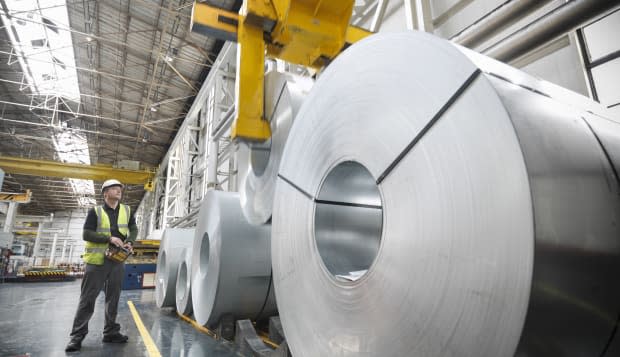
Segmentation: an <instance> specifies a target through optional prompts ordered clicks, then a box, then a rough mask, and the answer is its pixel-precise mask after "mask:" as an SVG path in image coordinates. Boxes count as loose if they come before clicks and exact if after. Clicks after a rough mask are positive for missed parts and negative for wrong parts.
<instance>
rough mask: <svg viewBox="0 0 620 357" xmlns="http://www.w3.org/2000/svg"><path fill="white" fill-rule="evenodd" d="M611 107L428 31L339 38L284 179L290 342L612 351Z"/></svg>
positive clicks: (288, 153) (396, 350)
mask: <svg viewBox="0 0 620 357" xmlns="http://www.w3.org/2000/svg"><path fill="white" fill-rule="evenodd" d="M608 115H609V114H608V113H607V112H605V110H604V109H603V108H602V107H600V106H598V105H596V104H595V103H592V102H590V101H589V100H587V99H584V98H583V97H580V96H578V95H575V94H571V93H568V92H567V91H565V90H562V89H561V88H558V87H556V86H553V85H551V84H549V83H545V82H542V81H540V80H537V79H535V78H532V77H530V76H527V75H526V74H524V73H522V72H519V71H517V70H514V69H512V68H510V67H508V66H506V65H502V64H499V63H497V62H495V61H492V60H489V59H487V58H485V57H483V56H479V55H475V54H473V53H471V52H470V51H468V50H465V49H463V48H460V47H457V46H455V45H453V44H451V43H449V42H447V41H443V40H440V39H438V38H435V37H433V36H431V35H428V34H424V33H415V32H410V33H403V34H379V35H375V36H372V37H369V38H367V39H365V40H363V41H361V42H359V43H357V44H356V45H353V46H352V47H350V48H349V49H348V50H347V51H345V52H344V53H342V54H341V55H340V56H339V57H338V58H337V59H336V60H335V61H334V62H333V63H332V64H330V66H329V67H328V68H327V69H326V70H325V72H324V73H323V74H322V75H321V77H320V78H319V80H318V81H317V83H316V84H315V86H314V88H313V91H312V92H311V93H310V94H309V96H308V97H307V98H306V99H305V101H304V104H303V105H302V107H301V109H300V111H299V114H298V115H297V117H296V119H295V123H294V125H293V127H292V129H291V131H290V134H289V138H288V140H287V144H286V147H285V149H284V153H283V156H282V161H281V166H280V169H279V174H278V177H279V179H278V181H277V185H276V193H275V199H274V212H273V227H272V259H273V270H274V271H273V277H274V286H275V291H276V297H277V300H278V309H279V313H280V318H281V320H282V325H283V327H284V332H285V334H286V338H287V342H288V344H289V346H290V348H291V351H292V353H293V355H294V356H295V357H303V356H312V357H315V356H322V357H327V356H433V357H434V356H459V357H463V356H472V357H483V356H490V357H501V356H514V355H516V356H524V357H526V356H527V357H530V356H541V357H542V356H545V357H546V356H606V354H605V353H607V352H609V351H608V343H609V342H610V341H611V340H612V338H614V333H616V330H617V326H618V316H619V312H620V285H619V284H618V280H617V279H618V276H620V195H619V185H620V183H619V180H618V175H617V173H618V169H620V168H619V167H617V166H615V167H614V166H613V164H612V161H613V160H611V161H610V158H612V157H613V156H614V155H617V154H618V153H619V151H618V150H617V141H616V142H615V145H616V148H615V149H614V148H612V147H611V146H612V145H613V144H609V141H613V138H614V137H615V138H617V137H618V134H619V131H618V125H617V123H615V122H614V121H613V120H611V119H610V118H608V117H607V116H608ZM593 129H594V131H593ZM595 133H596V135H595ZM606 142H607V144H606ZM614 150H615V154H614V153H613V151H614ZM615 164H616V165H617V164H618V161H617V160H616V161H615ZM607 356H609V355H607Z"/></svg>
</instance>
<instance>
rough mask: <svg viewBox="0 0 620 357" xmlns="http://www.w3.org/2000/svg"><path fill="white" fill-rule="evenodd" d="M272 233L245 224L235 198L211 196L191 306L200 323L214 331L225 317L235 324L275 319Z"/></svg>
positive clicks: (202, 219) (195, 261)
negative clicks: (248, 319)
mask: <svg viewBox="0 0 620 357" xmlns="http://www.w3.org/2000/svg"><path fill="white" fill-rule="evenodd" d="M270 228H271V227H270V225H262V226H253V225H251V224H249V223H248V222H247V220H246V219H245V217H244V216H243V213H242V212H241V206H240V205H239V195H238V194H237V193H231V192H222V191H209V192H208V193H207V195H206V197H205V199H204V201H203V203H202V205H201V207H200V213H199V217H198V224H197V226H196V234H195V236H194V244H193V256H192V289H191V290H192V291H191V294H192V304H193V309H194V316H195V318H196V321H197V322H198V323H199V324H201V325H205V326H207V327H211V328H213V327H215V326H217V324H218V322H219V321H220V319H221V317H222V316H224V315H227V314H230V315H232V316H233V317H234V318H236V319H245V318H250V319H258V318H261V317H266V316H271V315H273V314H275V312H276V307H275V300H274V294H273V289H272V288H271V285H272V284H271V282H272V281H271V252H270V248H271V247H270Z"/></svg>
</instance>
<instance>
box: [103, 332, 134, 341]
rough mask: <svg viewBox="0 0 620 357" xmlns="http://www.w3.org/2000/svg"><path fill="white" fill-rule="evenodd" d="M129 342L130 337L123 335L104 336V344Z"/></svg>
mask: <svg viewBox="0 0 620 357" xmlns="http://www.w3.org/2000/svg"><path fill="white" fill-rule="evenodd" d="M127 340H129V337H127V336H125V335H123V334H122V333H120V332H119V333H116V334H114V335H110V336H103V340H102V341H103V342H109V343H126V342H127Z"/></svg>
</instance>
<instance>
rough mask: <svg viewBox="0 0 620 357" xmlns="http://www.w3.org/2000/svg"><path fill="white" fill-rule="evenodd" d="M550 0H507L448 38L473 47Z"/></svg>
mask: <svg viewBox="0 0 620 357" xmlns="http://www.w3.org/2000/svg"><path fill="white" fill-rule="evenodd" d="M550 1H551V0H542V1H541V0H509V1H507V2H505V3H504V4H502V5H500V6H499V7H498V8H496V9H495V10H494V11H492V12H490V13H489V14H487V15H485V16H484V17H483V18H481V19H480V20H478V21H477V22H475V23H473V24H472V25H471V26H469V27H467V28H465V29H464V30H462V31H461V32H459V33H458V34H456V35H454V36H452V38H450V40H451V41H453V42H455V43H458V44H459V45H461V46H465V47H468V48H474V47H476V46H479V45H481V44H482V43H483V42H484V41H486V40H488V39H490V38H491V37H493V36H495V35H497V34H498V33H499V32H500V31H502V30H504V29H506V28H508V26H511V25H513V24H514V23H516V22H517V21H519V20H521V19H522V18H523V17H525V16H526V15H528V14H530V13H532V12H534V11H536V10H537V9H539V8H541V7H542V6H544V5H546V4H547V3H549V2H550Z"/></svg>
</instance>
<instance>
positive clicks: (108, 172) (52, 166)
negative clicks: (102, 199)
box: [0, 156, 155, 191]
mask: <svg viewBox="0 0 620 357" xmlns="http://www.w3.org/2000/svg"><path fill="white" fill-rule="evenodd" d="M0 168H2V169H3V170H4V172H6V173H9V174H19V175H31V176H47V177H62V178H74V179H84V180H94V181H105V180H107V179H110V178H116V179H118V180H120V181H121V182H123V183H124V184H143V185H144V188H145V189H146V190H149V191H150V190H152V188H153V179H154V177H155V172H153V171H150V170H144V171H138V170H126V169H117V168H113V167H109V166H100V165H83V164H72V163H66V162H57V161H46V160H32V159H24V158H20V157H9V156H0Z"/></svg>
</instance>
